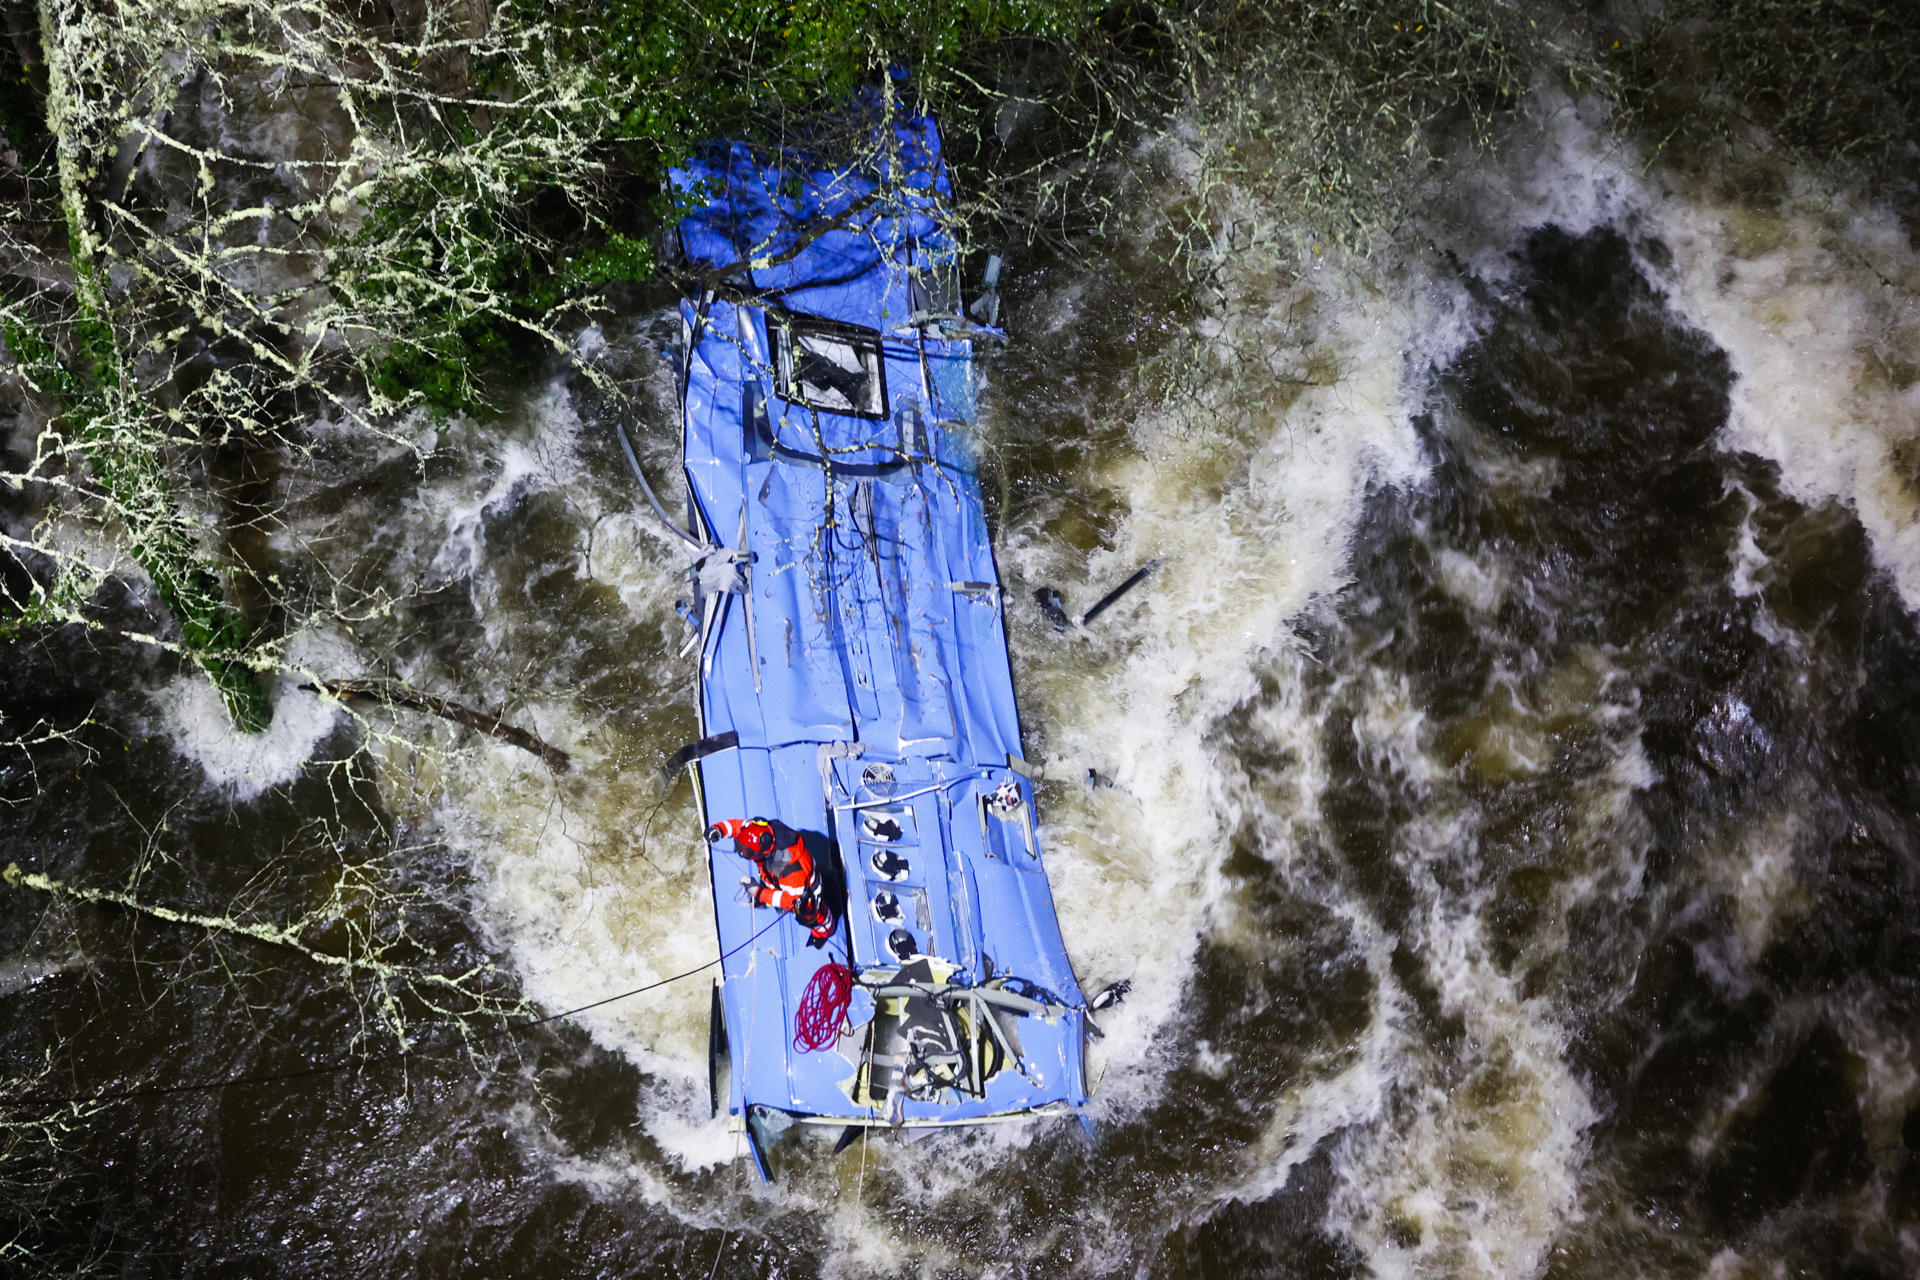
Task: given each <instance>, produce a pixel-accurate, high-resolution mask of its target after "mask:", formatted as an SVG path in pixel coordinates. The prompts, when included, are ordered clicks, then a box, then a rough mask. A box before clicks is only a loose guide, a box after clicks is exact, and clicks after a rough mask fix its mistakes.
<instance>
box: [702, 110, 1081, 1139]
mask: <svg viewBox="0 0 1920 1280" xmlns="http://www.w3.org/2000/svg"><path fill="white" fill-rule="evenodd" d="M876 118H877V117H876ZM873 139H874V145H873V155H872V157H871V159H870V160H869V161H868V162H867V163H865V164H863V165H861V166H859V167H856V168H851V169H849V168H829V169H822V168H814V167H810V166H809V165H808V164H807V162H806V161H805V160H804V159H803V158H801V156H800V155H799V154H798V153H797V152H795V151H792V150H789V151H787V152H785V153H783V154H781V155H779V156H774V157H770V156H769V155H768V154H766V153H764V152H759V151H755V150H753V149H751V148H749V147H747V146H746V145H744V144H735V145H732V146H730V147H720V148H716V149H715V150H714V151H712V152H711V153H710V154H708V155H707V156H705V157H703V158H702V159H701V160H699V161H698V162H696V163H692V164H689V165H687V166H686V167H684V168H682V169H679V170H676V171H675V173H674V175H673V180H674V184H675V186H676V188H677V190H678V191H679V192H680V193H681V196H682V198H683V199H685V200H687V201H688V202H689V203H690V204H691V205H692V206H694V209H693V212H692V213H691V214H690V215H689V216H687V217H686V219H685V220H684V222H683V223H682V224H681V228H680V238H681V248H682V251H683V253H684V256H685V258H686V261H687V263H688V265H689V267H690V268H691V270H692V272H693V273H694V275H695V278H696V279H702V280H705V281H707V282H708V284H709V286H710V287H705V288H701V289H699V290H697V291H696V292H694V296H690V297H688V298H686V299H685V300H684V301H683V303H682V306H681V315H682V319H683V322H684V351H685V356H686V359H685V364H684V367H683V377H684V383H683V393H682V407H683V417H684V427H685V461H686V474H687V478H688V480H689V482H690V484H691V488H692V495H693V509H694V514H695V517H696V523H697V530H696V531H697V532H700V533H702V534H703V535H704V537H705V538H706V540H707V541H708V542H709V543H710V544H711V545H712V546H713V547H714V548H717V549H719V550H718V551H717V552H716V553H715V554H712V555H710V556H709V557H708V558H707V560H706V561H705V563H704V567H702V566H696V571H695V577H696V581H697V583H698V585H699V588H700V590H701V593H702V598H701V599H700V600H699V601H698V602H697V612H698V614H699V616H700V618H701V619H702V623H703V625H702V629H701V632H700V638H699V650H700V652H699V672H700V682H699V685H700V688H699V697H700V719H701V732H702V734H703V735H707V736H708V737H713V736H715V735H721V734H724V733H727V732H732V733H734V734H737V735H738V739H737V745H735V746H733V747H731V748H729V749H725V750H720V751H717V752H715V753H713V754H711V755H707V756H705V757H704V758H702V759H700V760H699V762H698V765H697V770H698V774H697V777H698V781H699V784H700V794H701V801H702V806H703V810H704V815H703V816H704V817H705V818H706V819H707V820H708V821H717V820H719V819H722V818H731V817H771V818H778V819H780V820H782V821H784V822H786V823H787V824H788V825H789V826H792V827H795V828H798V829H800V830H802V831H812V832H818V833H822V834H824V835H826V836H828V837H829V838H830V839H831V841H832V842H833V845H834V847H835V848H836V849H837V850H838V852H839V854H840V857H841V861H842V864H843V866H844V869H845V875H846V880H847V890H848V910H847V913H846V920H845V922H844V923H843V925H842V927H841V929H840V931H839V933H838V934H837V935H836V936H835V938H834V940H833V942H832V944H831V945H830V946H829V947H828V948H827V949H826V950H824V951H823V950H819V949H812V948H809V947H807V946H806V945H805V944H806V941H807V934H806V932H805V930H803V929H802V928H801V927H800V926H799V925H798V924H797V923H796V922H795V921H793V920H792V918H791V917H786V918H784V919H778V920H776V918H775V916H774V915H773V913H772V912H771V910H770V909H767V908H756V907H753V906H752V905H750V903H749V902H748V900H747V898H746V896H745V894H744V892H743V891H742V890H741V887H740V886H741V881H742V880H743V879H745V878H748V877H751V876H752V874H753V868H752V867H751V866H750V865H749V864H748V863H747V862H746V861H745V860H744V859H742V858H740V857H738V856H737V855H735V854H734V853H732V852H730V851H720V850H715V851H713V852H712V853H711V855H710V856H711V868H710V869H711V873H712V882H713V890H714V916H715V922H716V925H717V927H718V930H719V935H720V944H721V950H722V951H723V952H725V953H728V954H727V959H726V960H725V962H724V964H723V974H722V979H721V986H720V1002H719V1003H720V1008H721V1010H722V1011H723V1015H724V1019H725V1026H724V1028H723V1034H724V1044H725V1046H726V1053H727V1056H728V1058H729V1060H730V1066H731V1071H730V1073H729V1074H730V1082H729V1084H728V1086H727V1089H726V1098H725V1105H726V1107H727V1109H728V1112H729V1113H730V1114H731V1115H733V1116H735V1117H741V1118H743V1119H745V1118H751V1119H753V1120H754V1121H755V1124H754V1125H753V1126H751V1128H752V1129H753V1134H752V1136H753V1138H754V1149H755V1158H756V1163H759V1164H761V1165H762V1171H763V1173H764V1172H765V1164H764V1158H763V1152H762V1147H763V1146H764V1143H765V1141H771V1138H772V1136H774V1135H777V1133H778V1132H779V1131H780V1130H781V1129H782V1128H784V1127H786V1125H787V1124H788V1123H789V1122H791V1121H793V1120H800V1121H813V1122H820V1123H827V1122H830V1123H832V1124H833V1125H835V1126H836V1128H837V1127H838V1126H843V1125H847V1124H862V1123H868V1124H875V1123H905V1124H910V1125H930V1124H955V1123H966V1122H975V1121H980V1120H985V1119H989V1118H994V1117H1000V1116H1007V1115H1010V1114H1021V1113H1029V1112H1032V1111H1035V1110H1048V1111H1051V1110H1064V1109H1066V1108H1070V1107H1073V1106H1077V1105H1078V1104H1080V1103H1082V1102H1084V1101H1085V1098H1086V1091H1085V1083H1084V1078H1083V1066H1082V1049H1083V1043H1084V1035H1085V1028H1086V1022H1085V1017H1086V1015H1085V1009H1084V1006H1085V1000H1084V998H1083V996H1082V995H1081V992H1080V988H1079V986H1078V983H1077V982H1076V980H1075V977H1074V973H1073V967H1072V965H1071V963H1070V962H1069V960H1068V957H1067V953H1066V948H1065V945H1064V944H1063V942H1062V940H1061V937H1060V931H1059V926H1058V923H1057V921H1056V919H1055V916H1054V909H1053V900H1052V896H1051V893H1050V890H1049V888H1048V884H1047V878H1046V873H1045V870H1044V868H1043V866H1042V863H1041V858H1040V848H1039V843H1038V834H1037V831H1036V828H1035V825H1034V820H1033V795H1032V790H1031V787H1030V784H1029V782H1028V780H1027V778H1026V777H1025V776H1024V775H1023V773H1022V772H1021V770H1020V769H1019V767H1018V765H1019V757H1020V751H1021V744H1020V721H1019V716H1018V714H1017V713H1016V710H1015V706H1014V697H1013V681H1012V676H1011V673H1010V671H1009V668H1008V663H1007V648H1006V636H1005V632H1004V629H1003V619H1002V616H1001V592H1000V586H999V578H998V574H997V572H996V570H995V567H994V563H993V555H992V549H991V546H990V543H989V541H988V536H987V529H986V524H985V521H984V519H983V515H982V508H981V499H980V486H979V482H978V479H977V477H976V475H975V471H974V465H973V461H972V458H971V456H970V453H969V448H968V436H969V424H970V421H971V419H972V416H973V408H974V406H973V364H972V356H973V353H972V338H973V336H976V335H977V334H978V333H979V332H981V331H980V330H978V329H976V328H974V327H973V326H971V325H969V324H968V323H967V322H966V321H965V320H964V319H963V318H962V317H960V316H959V315H958V314H956V313H955V309H956V305H957V297H956V293H957V291H956V290H955V289H953V288H952V286H951V282H952V281H954V280H955V279H956V278H957V271H956V268H957V262H956V250H955V245H954V242H953V239H952V237H951V235H950V234H949V232H948V230H947V229H946V227H945V226H944V225H943V223H942V218H941V211H942V209H943V208H944V207H945V204H946V202H947V200H948V199H949V197H950V195H951V192H950V189H949V186H948V178H947V174H946V171H945V168H944V164H943V161H942V160H941V156H940V135H939V131H938V129H937V127H936V126H935V124H934V122H933V121H931V120H928V119H922V118H913V119H905V120H898V121H895V122H894V123H893V124H892V125H891V126H886V125H876V127H875V130H874V135H873ZM875 375H878V376H877V377H876V376H875ZM889 824H892V825H891V826H889ZM893 827H897V828H898V829H899V837H898V839H896V840H894V841H893V842H892V843H890V844H888V843H883V842H881V841H879V840H876V838H875V837H874V835H873V831H874V830H877V831H879V832H880V833H881V834H882V835H887V834H891V831H892V828H893ZM876 855H877V858H878V860H877V861H876ZM896 860H899V861H904V863H905V867H904V869H902V868H901V867H900V866H898V865H895V863H896ZM886 871H891V872H892V873H893V875H894V877H895V878H889V877H888V875H887V874H885V872H886ZM889 908H891V911H892V912H893V913H895V914H894V918H892V919H883V918H882V916H883V915H886V914H888V912H889ZM770 924H771V925H773V927H772V928H771V929H768V926H769V925H770ZM763 929H764V930H767V931H766V932H765V933H764V935H762V936H760V937H759V938H757V940H756V939H755V935H756V934H758V933H760V931H762V930H763ZM903 951H904V952H905V953H906V954H908V955H909V956H912V957H915V958H918V957H928V958H930V962H929V963H928V964H927V965H926V966H925V967H911V968H908V969H907V970H906V974H905V976H906V977H909V978H914V977H918V978H921V979H925V980H928V981H933V982H934V989H936V990H940V991H943V992H944V996H943V997H942V998H941V999H940V1000H936V1001H934V1002H933V1003H931V1004H929V1003H926V1002H922V1003H920V1004H916V1005H913V1006H912V1008H911V1009H910V1008H909V1006H908V1003H907V1002H905V1001H904V1000H902V999H901V998H899V992H900V991H901V990H902V989H903V988H900V987H898V986H897V985H896V986H894V987H892V988H889V987H888V986H887V985H886V984H887V983H889V982H890V981H896V982H897V980H898V977H897V975H899V974H900V971H901V970H902V967H903V965H902V959H901V953H902V952H903ZM832 959H838V960H840V961H842V962H847V963H850V967H851V968H852V969H853V970H854V972H855V973H856V975H858V978H859V981H860V983H861V984H862V987H861V989H860V990H858V991H857V992H856V995H855V1000H854V1009H853V1018H854V1020H855V1022H856V1023H858V1024H859V1025H857V1026H855V1027H854V1029H853V1033H852V1034H850V1035H843V1036H842V1038H841V1040H840V1042H839V1044H838V1045H837V1046H835V1047H834V1048H830V1049H826V1050H822V1051H818V1052H801V1051H799V1050H797V1049H796V1048H795V1047H794V1045H793V1033H794V1011H795V1009H796V1008H797V1006H798V1005H799V1003H800V1001H801V998H802V994H803V992H804V991H805V989H806V986H807V983H808V981H809V980H810V979H811V978H812V976H813V974H814V972H815V970H816V969H817V968H818V967H819V966H820V965H821V964H822V963H825V962H827V961H828V960H832ZM940 979H944V982H945V984H946V985H945V986H944V987H941V986H940V985H939V983H938V981H937V980H940ZM889 990H891V991H893V992H894V994H893V995H892V996H889V995H888V994H887V992H888V991H889ZM969 992H981V993H984V995H983V998H982V999H980V1000H973V999H971V998H970V997H969V995H968V993H969ZM940 1009H945V1010H946V1011H947V1012H948V1013H949V1014H952V1013H956V1012H957V1013H958V1014H959V1015H960V1016H959V1017H958V1018H957V1020H955V1021H952V1022H950V1023H948V1024H946V1025H947V1026H948V1027H949V1029H950V1032H951V1033H952V1034H950V1035H949V1042H951V1040H952V1039H953V1037H954V1036H955V1035H957V1037H958V1039H959V1040H960V1041H961V1042H963V1043H964V1044H966V1046H967V1053H968V1055H969V1057H968V1064H969V1065H968V1068H967V1069H966V1070H965V1072H964V1073H963V1074H964V1075H965V1077H966V1078H965V1079H964V1080H963V1081H962V1082H961V1083H962V1085H963V1086H964V1087H947V1088H942V1087H936V1086H934V1085H929V1084H927V1083H926V1077H925V1076H924V1074H923V1075H921V1076H920V1077H919V1078H920V1079H921V1082H922V1087H920V1088H918V1089H917V1090H910V1089H909V1088H908V1087H907V1085H906V1084H905V1083H904V1081H903V1079H902V1077H900V1076H898V1075H895V1074H893V1073H892V1072H891V1071H890V1069H889V1068H888V1067H887V1066H886V1065H885V1064H884V1062H883V1063H881V1064H880V1065H879V1066H878V1067H877V1068H876V1067H875V1066H874V1065H872V1064H870V1063H869V1061H868V1055H869V1054H871V1053H873V1052H878V1051H880V1050H882V1049H885V1048H886V1047H887V1045H888V1043H889V1041H888V1035H889V1034H890V1035H891V1036H892V1038H893V1040H894V1041H895V1042H897V1041H899V1040H900V1038H901V1037H902V1035H903V1034H904V1030H905V1029H904V1028H903V1025H902V1019H903V1018H904V1019H909V1020H910V1019H911V1017H913V1016H917V1015H919V1014H928V1013H931V1014H932V1015H933V1017H934V1019H935V1021H939V1018H940V1012H939V1011H940ZM876 1010H877V1011H878V1013H879V1019H878V1021H876V1020H875V1014H876ZM988 1019H992V1020H993V1021H994V1022H995V1023H997V1026H988V1025H987V1020H988ZM883 1032H886V1033H888V1034H882V1033H883ZM996 1042H997V1043H999V1044H1001V1045H1003V1046H1004V1051H997V1050H996V1049H995V1047H994V1046H995V1043H996ZM893 1047H895V1048H899V1047H901V1046H900V1045H899V1044H898V1043H894V1045H893ZM885 1056H886V1055H885V1054H884V1053H883V1054H882V1058H884V1057H885ZM889 1086H891V1087H889Z"/></svg>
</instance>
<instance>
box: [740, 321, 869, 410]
mask: <svg viewBox="0 0 1920 1280" xmlns="http://www.w3.org/2000/svg"><path fill="white" fill-rule="evenodd" d="M769 319H770V320H771V321H772V323H771V324H769V326H768V327H769V328H771V329H772V330H773V345H774V362H775V365H776V367H777V369H778V372H779V385H778V388H777V389H778V391H779V393H780V396H781V398H782V399H785V400H792V401H795V402H797V403H799V404H805V405H811V406H812V407H813V408H815V409H825V410H827V411H828V412H830V413H851V414H855V415H857V416H859V417H862V418H884V417H886V416H887V383H886V376H885V374H884V372H883V367H882V365H881V363H880V335H879V334H877V333H875V332H873V331H872V330H871V329H857V328H854V327H853V326H851V325H831V326H830V325H826V324H822V323H820V322H808V321H805V320H801V319H798V318H796V317H792V316H784V317H769Z"/></svg>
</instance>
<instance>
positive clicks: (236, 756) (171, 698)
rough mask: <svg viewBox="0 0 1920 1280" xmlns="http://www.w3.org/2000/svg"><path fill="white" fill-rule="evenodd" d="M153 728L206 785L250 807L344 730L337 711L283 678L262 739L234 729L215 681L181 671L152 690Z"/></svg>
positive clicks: (295, 773)
mask: <svg viewBox="0 0 1920 1280" xmlns="http://www.w3.org/2000/svg"><path fill="white" fill-rule="evenodd" d="M153 700H154V706H155V709H156V711H157V712H158V717H157V723H156V724H155V725H154V726H153V727H154V728H156V729H158V730H159V731H160V732H162V733H164V734H165V735H166V737H167V740H168V741H169V742H170V743H171V744H172V746H173V747H174V749H175V750H176V751H178V752H180V754H182V755H184V756H186V757H187V758H188V759H190V760H192V761H193V762H194V763H195V764H198V765H199V766H200V769H201V772H202V773H204V774H205V775H206V779H207V784H208V785H209V786H210V787H212V788H214V789H215V790H216V791H219V792H221V793H222V794H224V795H226V796H228V797H230V798H231V799H233V800H236V801H240V802H245V801H249V800H252V799H255V798H256V797H258V796H260V795H261V794H263V793H264V792H266V791H269V790H271V789H272V788H274V787H280V786H284V785H286V784H287V783H290V782H292V781H293V780H294V779H295V778H297V777H299V776H300V773H301V770H302V769H303V768H304V767H305V766H306V763H307V761H309V760H311V759H312V758H313V753H314V749H315V748H316V747H318V746H319V745H320V743H321V742H322V741H323V740H325V738H326V737H327V735H328V734H330V733H332V732H333V730H334V728H335V727H336V726H337V725H338V724H339V723H340V710H339V708H338V707H337V706H336V705H335V704H333V703H331V702H328V701H326V700H325V699H323V698H321V697H320V696H319V695H318V694H316V693H312V692H309V691H307V690H304V689H302V688H301V687H300V681H299V680H298V679H297V678H293V677H283V678H281V679H279V680H277V681H276V682H275V686H274V694H273V722H272V723H271V724H270V725H268V726H267V728H266V729H265V730H264V731H262V732H260V733H246V732H244V731H242V730H240V729H238V728H235V727H234V723H233V718H232V717H231V716H229V715H228V714H227V706H226V703H225V701H224V700H222V698H221V697H220V691H219V690H218V689H216V688H214V687H213V682H212V681H210V680H208V679H207V677H206V675H205V674H204V673H202V672H200V671H198V670H188V671H184V672H182V673H181V674H179V675H178V676H175V677H174V678H173V679H172V680H170V681H168V682H167V683H166V684H164V685H162V686H161V687H160V688H159V689H157V690H155V691H154V695H153Z"/></svg>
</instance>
